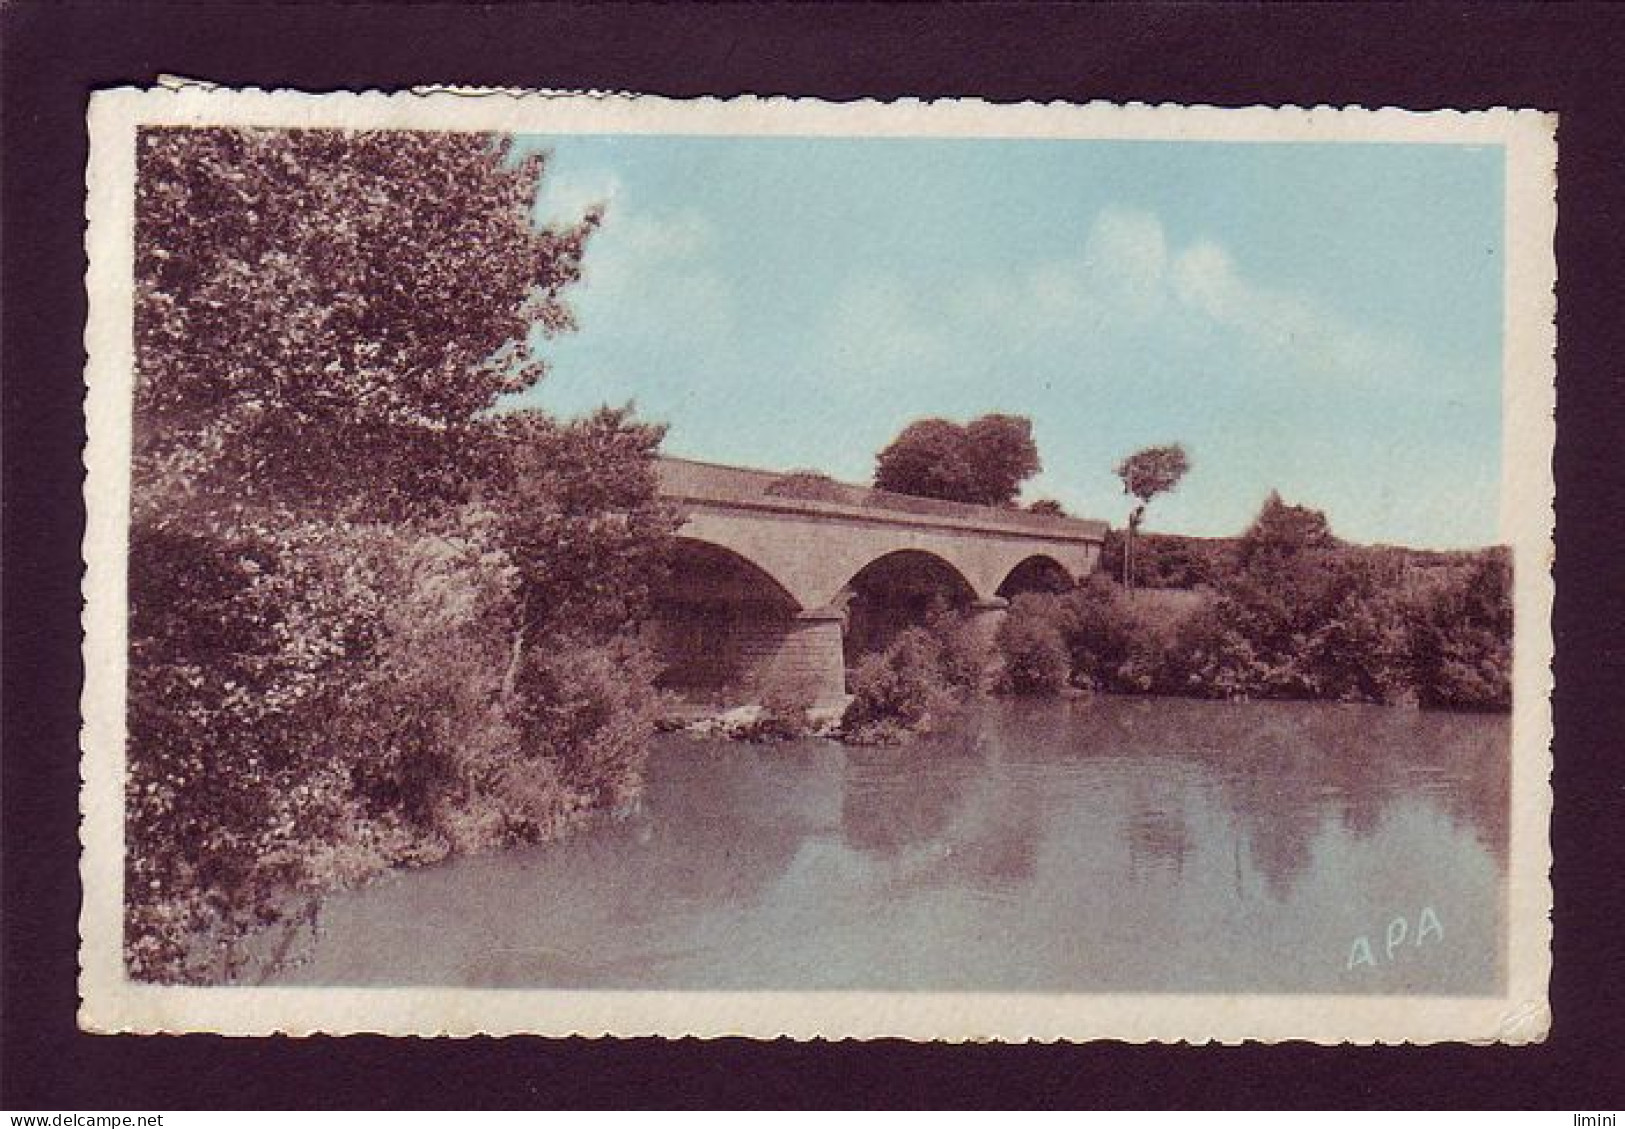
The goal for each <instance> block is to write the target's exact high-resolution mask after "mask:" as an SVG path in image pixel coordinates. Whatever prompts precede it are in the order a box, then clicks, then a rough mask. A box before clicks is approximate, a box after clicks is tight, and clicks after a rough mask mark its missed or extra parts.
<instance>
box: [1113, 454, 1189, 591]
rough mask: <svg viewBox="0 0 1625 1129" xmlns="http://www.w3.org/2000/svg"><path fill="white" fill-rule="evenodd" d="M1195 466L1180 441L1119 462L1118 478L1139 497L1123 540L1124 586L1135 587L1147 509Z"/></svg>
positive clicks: (1131, 493)
mask: <svg viewBox="0 0 1625 1129" xmlns="http://www.w3.org/2000/svg"><path fill="white" fill-rule="evenodd" d="M1190 468H1191V462H1190V456H1189V455H1187V454H1186V453H1185V448H1184V446H1182V445H1181V444H1179V443H1169V444H1167V445H1165V446H1160V447H1146V448H1144V449H1143V450H1139V451H1136V452H1134V454H1132V455H1129V456H1128V457H1127V458H1125V459H1123V461H1122V462H1120V463H1118V464H1117V477H1119V478H1121V479H1122V480H1123V493H1125V494H1127V495H1129V496H1131V497H1133V498H1135V499H1137V500H1138V504H1137V505H1136V506H1135V507H1134V509H1132V510H1131V511H1129V515H1128V533H1127V536H1126V537H1125V538H1124V540H1123V587H1125V588H1127V589H1129V590H1131V591H1132V590H1133V588H1134V535H1135V534H1136V533H1138V532H1139V530H1140V524H1141V522H1143V521H1144V520H1145V508H1146V506H1148V505H1150V504H1151V500H1152V499H1153V498H1155V497H1157V496H1158V495H1159V494H1166V493H1168V492H1169V491H1170V490H1173V489H1174V488H1175V487H1177V486H1178V485H1179V482H1180V480H1181V479H1182V478H1184V477H1185V474H1186V472H1188V471H1189V470H1190Z"/></svg>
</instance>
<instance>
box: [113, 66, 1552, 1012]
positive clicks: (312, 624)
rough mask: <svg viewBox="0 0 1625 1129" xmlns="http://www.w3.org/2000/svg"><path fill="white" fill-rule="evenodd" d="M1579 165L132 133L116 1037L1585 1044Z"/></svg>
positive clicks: (1136, 132)
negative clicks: (1563, 824)
mask: <svg viewBox="0 0 1625 1129" xmlns="http://www.w3.org/2000/svg"><path fill="white" fill-rule="evenodd" d="M1554 125H1555V123H1554V121H1553V119H1551V118H1550V117H1548V116H1544V115H1540V114H1535V113H1532V112H1518V111H1493V112H1479V113H1472V114H1456V113H1440V114H1409V113H1402V112H1398V111H1369V110H1327V109H1321V110H1313V111H1309V110H1292V109H1277V110H1271V109H1263V108H1260V109H1255V110H1235V111H1227V110H1215V109H1186V108H1182V107H1158V108H1150V107H1111V106H1087V107H1080V106H1063V105H1052V106H1035V105H1025V106H994V105H988V104H983V103H972V102H967V103H951V102H945V103H929V104H921V103H914V104H907V103H898V104H892V105H880V104H873V103H853V104H846V105H840V106H837V105H833V104H823V103H816V102H793V101H783V100H779V101H771V100H754V99H743V100H738V101H734V102H717V101H709V102H694V103H684V102H673V101H664V100H660V99H648V98H638V97H632V96H614V97H600V96H565V95H548V96H528V97H527V96H518V95H514V94H511V93H504V94H493V93H487V94H484V95H478V94H476V93H474V92H467V91H464V92H456V93H452V92H420V93H416V94H400V95H388V96H386V95H365V96H354V95H320V96H318V95H298V94H292V93H258V92H253V93H242V92H232V91H226V90H221V89H216V88H212V87H208V86H206V85H204V84H197V83H186V82H180V81H177V82H173V83H170V84H168V85H167V86H166V87H163V88H158V89H153V90H148V91H134V90H126V91H116V92H106V93H103V94H99V95H98V96H97V98H96V100H95V102H94V104H93V107H92V112H91V127H92V153H91V167H90V170H89V183H90V188H91V214H90V217H89V219H90V234H89V238H88V251H89V258H90V273H89V276H88V286H89V289H90V302H91V321H90V327H89V330H88V332H87V347H88V352H89V356H90V363H89V368H88V371H87V390H88V391H87V397H88V398H87V417H88V419H89V422H90V433H91V439H90V445H89V447H88V448H87V452H86V466H87V471H88V486H87V507H88V510H89V527H88V531H87V536H86V544H85V560H86V568H87V574H86V576H87V578H86V613H85V628H86V650H85V658H86V678H87V682H86V690H85V699H84V710H85V731H84V757H85V759H84V779H85V787H84V793H83V801H82V804H83V810H84V814H85V824H84V846H85V854H84V861H83V868H82V873H83V877H84V881H85V887H86V900H85V909H84V916H83V918H82V936H81V941H82V946H83V951H82V954H81V963H82V967H83V977H82V981H81V993H82V996H83V999H84V1004H83V1010H82V1013H81V1023H82V1024H83V1025H84V1026H86V1027H87V1028H88V1029H91V1030H97V1031H146V1032H151V1031H173V1032H178V1031H218V1032H223V1033H238V1034H253V1033H267V1032H273V1031H281V1032H289V1033H293V1034H305V1033H311V1032H317V1031H323V1032H333V1033H344V1032H355V1031H381V1032H386V1033H391V1034H425V1035H427V1034H457V1035H471V1034H478V1033H491V1034H510V1033H522V1032H528V1033H536V1034H550V1035H565V1034H576V1033H579V1034H616V1035H640V1034H660V1035H669V1036H682V1035H691V1034H692V1035H702V1036H719V1035H735V1034H743V1035H751V1036H757V1037H774V1036H777V1035H781V1034H789V1035H792V1036H795V1037H799V1038H810V1037H815V1036H825V1037H832V1038H833V1037H843V1036H856V1037H879V1036H899V1037H908V1038H929V1039H953V1040H961V1039H1011V1040H1016V1039H1028V1038H1036V1039H1091V1038H1118V1039H1131V1040H1139V1041H1143V1040H1152V1039H1161V1040H1178V1039H1185V1040H1191V1041H1207V1040H1221V1041H1236V1040H1240V1039H1249V1038H1252V1039H1267V1040H1277V1039H1288V1038H1296V1039H1310V1040H1316V1041H1322V1042H1339V1041H1364V1042H1371V1041H1390V1042H1397V1041H1406V1040H1409V1041H1417V1042H1429V1041H1440V1040H1474V1041H1480V1042H1492V1041H1508V1042H1528V1041H1531V1040H1537V1039H1540V1038H1543V1037H1544V1035H1545V1032H1546V1027H1547V1022H1548V1020H1547V1010H1546V980H1547V975H1548V972H1549V955H1548V940H1549V911H1550V904H1551V901H1550V890H1549V886H1548V884H1547V870H1548V867H1549V848H1548V845H1547V819H1548V813H1549V807H1550V799H1549V792H1548V789H1547V780H1548V777H1549V774H1550V756H1549V741H1550V720H1549V703H1548V696H1549V694H1550V689H1551V684H1550V670H1549V663H1550V658H1551V632H1550V624H1549V616H1550V602H1551V579H1550V571H1549V570H1550V565H1551V520H1552V512H1551V503H1552V487H1551V482H1550V460H1551V449H1552V433H1551V426H1552V424H1551V402H1552V381H1553V367H1552V317H1553V310H1554V306H1553V301H1552V286H1553V282H1554V268H1553V265H1552V258H1551V240H1552V231H1553V225H1554V223H1555V211H1554V208H1553V193H1554V190H1555V171H1554V166H1555V149H1554V143H1553V130H1554Z"/></svg>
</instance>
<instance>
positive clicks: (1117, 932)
mask: <svg viewBox="0 0 1625 1129" xmlns="http://www.w3.org/2000/svg"><path fill="white" fill-rule="evenodd" d="M1507 749H1508V727H1507V720H1506V719H1505V718H1504V717H1489V716H1468V715H1461V714H1444V713H1419V712H1415V711H1405V710H1393V709H1383V708H1380V707H1370V706H1340V705H1323V704H1314V705H1311V704H1297V703H1241V704H1226V703H1211V702H1194V701H1181V700H1168V699H1131V698H1110V697H1101V698H1094V699H1085V700H1080V701H1075V702H1063V701H1041V702H996V703H990V704H988V705H987V706H986V708H984V709H981V710H980V711H979V712H977V713H975V714H973V715H971V716H969V717H967V719H966V721H965V724H964V725H963V726H962V727H961V728H960V729H959V730H958V731H956V732H955V733H953V734H952V735H945V736H943V737H942V738H940V739H934V740H931V741H925V742H920V743H918V744H916V745H913V746H910V747H907V748H902V749H849V748H844V747H842V746H839V745H835V744H831V743H828V742H822V741H808V742H801V743H790V744H786V745H778V746H766V747H757V746H749V745H740V744H732V743H728V742H717V743H699V742H695V741H692V740H690V739H688V738H683V737H672V738H663V739H662V740H661V743H660V744H659V745H658V747H657V748H656V750H655V753H654V757H653V760H652V763H651V766H650V781H649V789H648V794H647V798H646V802H645V804H644V805H643V808H642V810H641V811H640V812H638V813H637V814H636V815H633V816H631V817H628V818H626V819H624V820H620V821H618V822H614V823H606V824H604V825H602V826H600V827H598V828H596V829H594V830H592V831H589V832H587V833H585V834H582V835H580V836H578V837H577V838H575V839H572V840H569V841H566V842H563V843H557V844H551V845H547V846H542V847H536V848H530V849H526V850H522V851H515V852H510V853H508V854H504V855H498V856H492V857H486V858H478V859H466V860H461V861H458V862H455V863H452V864H448V865H445V866H440V867H435V868H432V869H428V870H424V871H419V872H414V873H409V874H403V875H399V876H397V877H394V878H392V879H389V880H387V881H385V882H383V883H381V884H379V885H377V886H375V887H372V888H370V889H367V890H364V891H361V892H359V893H355V894H351V895H346V896H343V897H340V898H336V899H333V900H332V901H331V902H330V903H329V904H328V905H327V906H326V907H324V910H323V915H322V916H323V927H324V931H323V935H322V937H321V939H320V940H319V941H318V943H317V944H316V947H315V949H314V951H313V952H312V953H311V956H310V960H309V961H308V962H307V963H305V964H303V965H302V966H300V967H298V968H295V969H293V970H292V971H291V972H290V973H288V974H287V975H286V977H285V980H286V981H287V982H291V983H329V984H331V983H375V984H451V985H464V986H471V987H496V986H502V987H555V988H687V989H744V988H762V989H798V988H800V989H811V988H830V989H836V988H873V989H929V988H958V989H985V990H1006V991H1008V990H1035V989H1045V990H1071V991H1083V992H1091V991H1148V992H1159V991H1175V992H1229V991H1279V992H1425V993H1430V994H1461V993H1470V994H1479V993H1481V994H1488V993H1491V992H1495V991H1498V990H1499V985H1500V980H1501V968H1502V961H1503V953H1502V941H1501V938H1502V936H1503V933H1504V929H1503V928H1502V915H1503V912H1504V910H1503V902H1504V899H1503V893H1502V892H1503V887H1504V879H1505V874H1506V866H1507V814H1508V796H1507V760H1508V755H1507ZM1424 909H1431V910H1432V911H1433V913H1434V914H1435V915H1436V916H1437V918H1438V919H1439V922H1440V924H1441V925H1442V928H1443V936H1442V937H1439V936H1436V935H1433V934H1431V933H1430V934H1429V936H1428V937H1427V939H1426V943H1425V944H1423V945H1421V946H1417V945H1404V946H1401V947H1399V948H1397V949H1395V950H1394V952H1393V953H1392V954H1391V956H1390V954H1389V953H1388V952H1387V951H1386V949H1385V946H1384V945H1383V943H1382V938H1383V933H1384V930H1385V929H1386V927H1387V925H1388V923H1389V922H1390V921H1391V920H1392V919H1393V918H1395V917H1405V918H1407V919H1408V920H1409V921H1410V922H1411V923H1412V925H1411V935H1412V936H1413V937H1414V936H1415V934H1416V929H1415V923H1416V922H1417V920H1418V917H1419V915H1420V914H1421V913H1422V911H1423V910H1424ZM1361 936H1368V937H1370V938H1371V944H1372V946H1373V950H1374V953H1375V959H1374V966H1373V964H1369V963H1360V964H1358V965H1357V966H1356V967H1354V968H1353V969H1350V968H1349V967H1348V960H1349V955H1350V950H1351V946H1352V945H1353V944H1354V942H1355V940H1356V938H1358V937H1361Z"/></svg>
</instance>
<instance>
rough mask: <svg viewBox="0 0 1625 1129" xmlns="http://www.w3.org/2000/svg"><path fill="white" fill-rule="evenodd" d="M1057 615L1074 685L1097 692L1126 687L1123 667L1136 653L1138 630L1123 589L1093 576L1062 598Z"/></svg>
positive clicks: (1102, 578)
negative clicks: (1124, 685) (1123, 682)
mask: <svg viewBox="0 0 1625 1129" xmlns="http://www.w3.org/2000/svg"><path fill="white" fill-rule="evenodd" d="M1058 612H1059V616H1058V620H1057V623H1058V625H1059V627H1060V628H1061V633H1062V637H1063V638H1064V640H1065V642H1066V648H1067V652H1068V656H1069V658H1070V661H1071V664H1072V674H1071V680H1072V682H1073V684H1074V685H1077V686H1082V687H1085V688H1087V689H1097V690H1108V689H1110V690H1115V689H1122V688H1124V687H1122V685H1121V683H1122V678H1121V673H1122V668H1123V666H1124V664H1125V663H1126V662H1127V661H1128V659H1129V657H1130V655H1131V654H1132V653H1133V651H1134V647H1135V641H1136V638H1137V636H1138V629H1137V625H1136V623H1135V619H1134V613H1133V610H1132V609H1131V608H1130V607H1129V605H1128V603H1127V601H1126V600H1124V598H1123V595H1122V590H1121V589H1119V588H1118V586H1117V585H1116V584H1114V583H1112V582H1111V581H1109V580H1107V579H1105V578H1104V577H1100V576H1093V577H1090V578H1089V580H1088V581H1086V582H1085V583H1084V584H1083V585H1082V586H1081V587H1079V588H1078V589H1076V590H1075V591H1073V592H1070V593H1068V594H1067V595H1066V596H1065V597H1063V598H1062V600H1061V601H1060V605H1059V608H1058Z"/></svg>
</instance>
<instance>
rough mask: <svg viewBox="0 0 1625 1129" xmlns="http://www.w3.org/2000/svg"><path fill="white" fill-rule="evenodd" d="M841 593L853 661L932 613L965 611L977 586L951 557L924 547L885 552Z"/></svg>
mask: <svg viewBox="0 0 1625 1129" xmlns="http://www.w3.org/2000/svg"><path fill="white" fill-rule="evenodd" d="M842 593H843V595H842V598H841V599H842V604H843V609H842V610H843V611H844V612H845V613H846V633H845V645H844V651H845V656H846V660H847V662H848V663H849V664H850V663H852V662H854V661H856V660H857V659H858V658H860V657H862V656H863V655H865V654H870V653H872V652H875V651H880V650H884V649H885V647H886V644H888V643H890V642H891V640H892V639H894V638H896V637H897V635H898V634H899V633H900V632H902V631H903V630H905V629H906V628H908V627H913V626H917V625H919V624H923V623H925V622H926V621H927V620H928V619H929V618H930V616H931V615H932V614H933V613H935V612H939V611H951V610H959V611H963V610H964V609H966V608H969V607H970V606H971V605H972V604H974V603H975V602H976V600H977V592H976V587H975V585H974V584H972V583H971V581H970V579H969V578H968V577H966V576H965V574H964V573H963V572H961V571H960V569H959V568H958V567H957V566H956V565H955V564H954V563H953V562H952V561H950V560H948V559H946V558H944V557H943V556H941V555H940V554H937V553H933V552H929V551H927V550H923V549H894V550H892V551H890V552H886V553H882V554H881V555H879V556H878V557H875V558H874V559H873V560H871V561H869V562H868V563H867V564H865V565H864V566H863V567H862V568H860V569H858V570H857V572H855V573H854V574H853V575H852V577H851V579H849V580H848V581H847V582H846V584H845V586H844V587H843V588H842Z"/></svg>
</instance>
